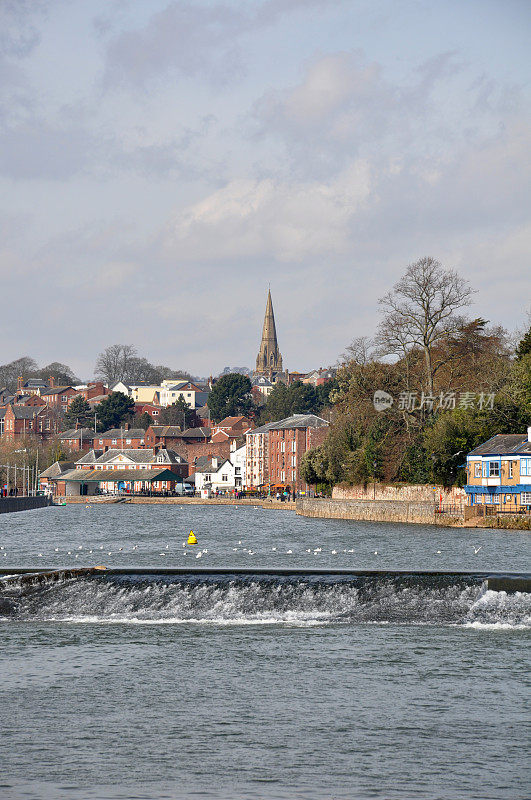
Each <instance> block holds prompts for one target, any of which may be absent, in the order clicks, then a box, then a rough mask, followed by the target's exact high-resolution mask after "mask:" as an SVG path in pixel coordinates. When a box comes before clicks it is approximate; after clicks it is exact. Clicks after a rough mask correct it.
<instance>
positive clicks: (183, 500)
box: [55, 495, 295, 511]
mask: <svg viewBox="0 0 531 800" xmlns="http://www.w3.org/2000/svg"><path fill="white" fill-rule="evenodd" d="M55 502H56V503H58V504H59V505H61V504H62V503H66V504H67V505H70V504H81V503H83V504H85V505H89V504H90V505H95V506H104V505H108V504H109V503H111V502H113V499H112V498H106V497H104V496H103V495H97V496H94V497H91V496H87V497H74V496H72V497H56V498H55ZM115 502H123V503H127V504H128V505H129V504H132V505H145V504H149V505H189V506H247V507H249V506H250V507H255V508H256V507H259V508H266V509H267V508H270V509H271V508H273V509H278V510H280V511H295V503H294V502H287V501H286V502H281V501H278V500H260V499H258V498H256V499H253V498H242V499H239V500H237V499H235V498H233V497H227V498H224V497H211V498H203V497H140V496H138V497H127V495H125V496H122V497H120V498H116V499H115Z"/></svg>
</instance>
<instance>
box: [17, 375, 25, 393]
mask: <svg viewBox="0 0 531 800" xmlns="http://www.w3.org/2000/svg"><path fill="white" fill-rule="evenodd" d="M23 383H24V378H23V377H22V375H19V377H18V378H17V391H19V390H20V389H22V384H23Z"/></svg>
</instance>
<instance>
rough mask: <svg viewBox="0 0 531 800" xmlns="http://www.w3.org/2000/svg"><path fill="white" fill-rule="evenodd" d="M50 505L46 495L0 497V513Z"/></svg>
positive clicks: (31, 509) (30, 509)
mask: <svg viewBox="0 0 531 800" xmlns="http://www.w3.org/2000/svg"><path fill="white" fill-rule="evenodd" d="M49 505H51V500H50V499H49V498H48V497H41V496H38V497H0V514H8V513H10V512H13V511H33V509H35V508H46V506H49Z"/></svg>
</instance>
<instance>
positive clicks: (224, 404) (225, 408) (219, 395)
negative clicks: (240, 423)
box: [207, 372, 254, 422]
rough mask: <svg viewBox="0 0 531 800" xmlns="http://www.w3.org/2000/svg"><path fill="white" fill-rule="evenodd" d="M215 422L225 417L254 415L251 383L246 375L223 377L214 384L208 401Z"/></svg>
mask: <svg viewBox="0 0 531 800" xmlns="http://www.w3.org/2000/svg"><path fill="white" fill-rule="evenodd" d="M207 405H208V407H209V409H210V413H211V416H212V419H213V421H214V422H220V421H221V420H222V419H224V418H225V417H236V416H240V415H243V416H249V415H252V414H253V413H254V406H253V402H252V399H251V381H250V380H249V378H248V377H247V376H246V375H240V374H239V373H236V372H234V373H231V374H229V375H222V376H221V378H219V380H218V381H217V383H215V384H214V387H213V389H212V391H211V392H210V394H209V396H208V400H207Z"/></svg>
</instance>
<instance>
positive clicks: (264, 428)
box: [245, 422, 277, 436]
mask: <svg viewBox="0 0 531 800" xmlns="http://www.w3.org/2000/svg"><path fill="white" fill-rule="evenodd" d="M276 424H277V423H276V422H267V423H266V424H265V425H261V426H260V427H259V428H253V429H252V431H247V433H246V434H245V435H246V436H250V435H251V434H253V433H266V432H267V431H270V430H271V428H272V427H273V425H276Z"/></svg>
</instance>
